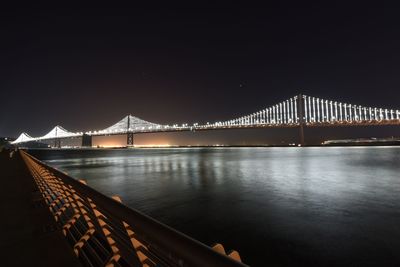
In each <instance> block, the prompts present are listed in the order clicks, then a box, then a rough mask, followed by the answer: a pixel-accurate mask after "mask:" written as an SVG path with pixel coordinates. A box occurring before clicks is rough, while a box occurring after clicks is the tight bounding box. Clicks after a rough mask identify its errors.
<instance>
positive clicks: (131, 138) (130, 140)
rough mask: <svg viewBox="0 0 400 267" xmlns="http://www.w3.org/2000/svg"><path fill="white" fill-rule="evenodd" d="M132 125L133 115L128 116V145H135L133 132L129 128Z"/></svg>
mask: <svg viewBox="0 0 400 267" xmlns="http://www.w3.org/2000/svg"><path fill="white" fill-rule="evenodd" d="M130 126H131V115H129V116H128V123H127V128H126V145H127V146H128V147H133V144H134V142H133V132H131V131H130V130H129V128H130Z"/></svg>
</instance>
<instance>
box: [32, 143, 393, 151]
mask: <svg viewBox="0 0 400 267" xmlns="http://www.w3.org/2000/svg"><path fill="white" fill-rule="evenodd" d="M359 146H400V142H394V143H390V142H388V143H383V142H377V143H370V142H369V143H333V144H326V145H306V146H304V147H359ZM246 147H248V148H262V147H264V148H268V147H299V146H297V145H220V146H212V145H209V146H207V145H204V146H201V145H199V146H191V145H189V146H168V147H164V146H163V147H158V146H136V147H62V148H26V149H28V150H117V149H169V148H246Z"/></svg>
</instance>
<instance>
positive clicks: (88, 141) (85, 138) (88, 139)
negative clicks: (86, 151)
mask: <svg viewBox="0 0 400 267" xmlns="http://www.w3.org/2000/svg"><path fill="white" fill-rule="evenodd" d="M92 145H93V142H92V136H91V135H88V134H83V135H82V146H83V147H92Z"/></svg>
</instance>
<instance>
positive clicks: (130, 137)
mask: <svg viewBox="0 0 400 267" xmlns="http://www.w3.org/2000/svg"><path fill="white" fill-rule="evenodd" d="M126 144H127V146H128V147H129V146H133V133H127V136H126Z"/></svg>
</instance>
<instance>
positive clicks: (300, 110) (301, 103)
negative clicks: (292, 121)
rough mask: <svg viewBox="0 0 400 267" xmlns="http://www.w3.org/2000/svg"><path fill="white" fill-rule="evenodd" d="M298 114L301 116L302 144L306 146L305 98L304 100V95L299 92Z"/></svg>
mask: <svg viewBox="0 0 400 267" xmlns="http://www.w3.org/2000/svg"><path fill="white" fill-rule="evenodd" d="M297 101H298V102H297V106H298V108H297V113H298V114H297V116H298V117H299V128H300V140H299V142H300V145H301V146H304V145H305V142H304V127H305V123H304V100H303V95H302V94H299V96H298V99H297Z"/></svg>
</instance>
